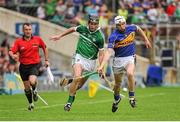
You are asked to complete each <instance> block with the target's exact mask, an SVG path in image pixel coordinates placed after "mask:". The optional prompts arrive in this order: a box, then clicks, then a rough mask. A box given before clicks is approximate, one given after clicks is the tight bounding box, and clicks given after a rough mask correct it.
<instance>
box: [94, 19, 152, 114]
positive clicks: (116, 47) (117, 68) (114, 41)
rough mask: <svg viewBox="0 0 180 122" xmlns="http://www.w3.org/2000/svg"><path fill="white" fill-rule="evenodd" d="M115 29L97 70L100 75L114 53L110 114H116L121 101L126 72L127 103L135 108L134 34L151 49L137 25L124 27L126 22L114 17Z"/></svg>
mask: <svg viewBox="0 0 180 122" xmlns="http://www.w3.org/2000/svg"><path fill="white" fill-rule="evenodd" d="M115 24H116V28H115V30H114V31H113V33H112V34H111V35H110V37H109V42H108V48H107V50H106V52H105V56H104V59H103V62H102V63H101V65H100V66H99V68H98V69H97V70H98V72H99V73H100V74H101V73H102V69H103V67H104V65H105V64H106V63H107V62H108V60H109V58H110V56H111V54H112V52H113V51H114V53H115V55H114V59H113V72H114V78H115V85H114V102H113V104H112V112H116V110H117V109H118V104H119V102H120V101H121V96H120V86H121V81H122V77H123V74H124V73H125V72H126V73H127V77H128V88H129V103H130V105H131V107H133V108H134V107H135V106H136V100H135V95H134V91H135V80H134V71H135V42H134V38H135V33H136V32H138V33H139V34H140V35H141V36H142V37H143V38H144V42H145V45H146V47H147V48H149V47H150V48H151V43H150V41H149V40H148V38H147V37H146V35H145V33H144V32H143V30H142V29H141V28H140V27H139V26H137V25H126V20H125V19H124V17H122V16H117V17H115Z"/></svg>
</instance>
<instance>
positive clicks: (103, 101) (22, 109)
mask: <svg viewBox="0 0 180 122" xmlns="http://www.w3.org/2000/svg"><path fill="white" fill-rule="evenodd" d="M162 95H165V93H157V94H149V95H145V96H137V98H138V97H140V98H141V97H153V96H162ZM124 99H126V98H124ZM127 99H128V98H127ZM112 101H113V99H111V100H101V101H96V102H86V103H85V102H82V103H78V104H81V105H82V104H96V103H106V102H112ZM64 105H65V103H61V104H54V105H49V106H39V107H38V106H37V107H36V106H35V110H36V109H46V108H53V107H57V106H64ZM16 110H17V111H28V110H27V108H20V109H11V110H0V111H16ZM0 118H1V117H0Z"/></svg>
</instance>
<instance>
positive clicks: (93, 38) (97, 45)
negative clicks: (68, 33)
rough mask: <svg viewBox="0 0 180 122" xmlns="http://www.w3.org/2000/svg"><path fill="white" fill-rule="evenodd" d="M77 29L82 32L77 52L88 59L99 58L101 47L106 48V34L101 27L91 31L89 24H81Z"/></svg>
mask: <svg viewBox="0 0 180 122" xmlns="http://www.w3.org/2000/svg"><path fill="white" fill-rule="evenodd" d="M76 31H77V32H79V34H80V36H79V40H78V44H77V49H76V53H78V54H80V55H81V56H83V57H84V58H87V59H92V60H94V59H97V55H98V52H99V49H102V48H104V35H103V33H102V32H101V30H100V28H98V29H97V30H96V31H95V32H91V31H90V30H89V29H88V27H87V26H83V25H80V26H77V27H76Z"/></svg>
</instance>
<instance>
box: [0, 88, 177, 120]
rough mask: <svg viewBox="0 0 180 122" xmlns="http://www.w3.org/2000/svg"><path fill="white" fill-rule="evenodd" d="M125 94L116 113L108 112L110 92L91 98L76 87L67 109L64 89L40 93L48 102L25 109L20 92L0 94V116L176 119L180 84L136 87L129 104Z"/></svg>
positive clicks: (59, 118)
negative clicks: (133, 103)
mask: <svg viewBox="0 0 180 122" xmlns="http://www.w3.org/2000/svg"><path fill="white" fill-rule="evenodd" d="M123 94H124V95H126V98H125V99H123V100H122V101H121V103H120V104H119V109H118V111H117V112H116V113H112V112H111V105H112V102H113V95H112V93H110V92H108V91H104V90H99V91H98V92H97V94H96V96H95V97H94V98H89V97H88V92H87V91H84V90H80V91H78V93H77V96H76V100H75V102H74V104H73V106H72V109H71V111H70V112H65V111H64V109H63V107H64V104H65V103H66V101H67V98H68V93H67V92H46V93H40V95H41V97H43V98H44V99H45V100H46V101H47V102H48V104H49V106H45V105H44V104H43V103H42V102H41V101H40V100H39V101H38V102H37V103H35V107H36V108H35V110H34V111H33V112H30V111H28V110H27V101H26V98H25V96H24V94H20V95H12V96H9V95H1V96H0V120H1V121H2V120H16V121H18V120H23V121H26V120H27V121H30V120H34V121H35V120H41V121H43V120H46V121H48V120H51V121H55V120H57V121H78V120H84V121H92V120H93V121H123V120H128V121H130V120H137V121H138V120H144V121H145V120H148V121H149V120H152V121H153V120H156V121H167V120H169V121H171V120H180V88H179V87H153V88H146V89H136V98H137V107H136V108H135V109H133V108H131V107H130V105H129V101H128V99H127V92H126V93H123Z"/></svg>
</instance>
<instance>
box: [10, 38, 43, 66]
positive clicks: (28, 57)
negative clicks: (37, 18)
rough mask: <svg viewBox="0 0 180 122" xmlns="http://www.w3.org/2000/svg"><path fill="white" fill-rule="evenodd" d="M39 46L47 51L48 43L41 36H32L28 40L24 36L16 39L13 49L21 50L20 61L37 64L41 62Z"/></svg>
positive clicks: (14, 51)
mask: <svg viewBox="0 0 180 122" xmlns="http://www.w3.org/2000/svg"><path fill="white" fill-rule="evenodd" d="M39 48H42V49H43V51H44V52H45V48H46V45H45V43H44V42H43V40H42V39H41V38H40V37H39V36H32V38H31V39H30V40H29V41H27V40H25V39H24V38H19V39H16V40H15V42H14V45H13V47H12V48H11V51H12V52H13V53H17V52H19V62H20V63H22V64H25V65H26V64H37V63H39V62H40V55H39Z"/></svg>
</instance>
